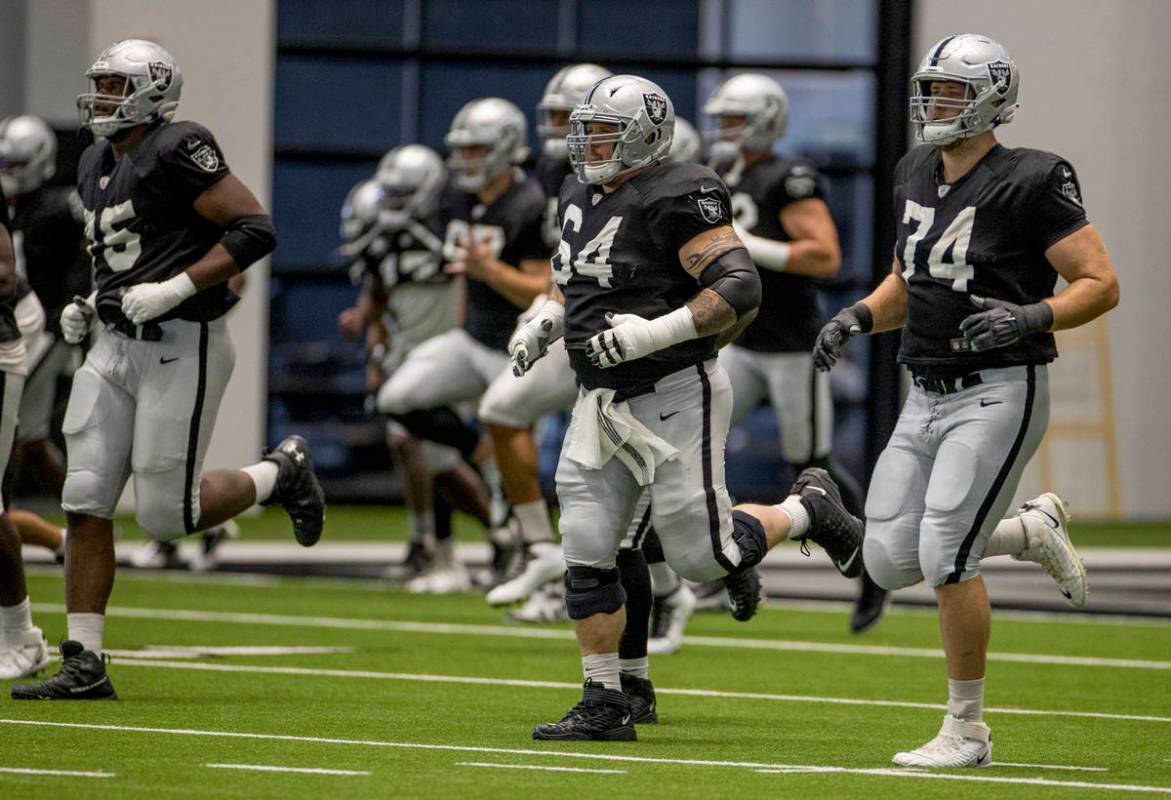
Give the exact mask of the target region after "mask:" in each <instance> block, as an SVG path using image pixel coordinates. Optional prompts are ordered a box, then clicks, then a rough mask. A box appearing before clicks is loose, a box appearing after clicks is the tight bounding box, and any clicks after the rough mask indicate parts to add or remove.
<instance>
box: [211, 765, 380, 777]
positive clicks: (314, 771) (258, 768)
mask: <svg viewBox="0 0 1171 800" xmlns="http://www.w3.org/2000/svg"><path fill="white" fill-rule="evenodd" d="M203 766H205V767H209V768H211V769H243V770H249V771H252V772H298V773H301V774H304V775H369V774H370V773H369V772H362V771H360V770H353V769H320V768H318V767H274V766H269V765H266V764H204V765H203Z"/></svg>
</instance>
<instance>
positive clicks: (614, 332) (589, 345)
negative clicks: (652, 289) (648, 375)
mask: <svg viewBox="0 0 1171 800" xmlns="http://www.w3.org/2000/svg"><path fill="white" fill-rule="evenodd" d="M606 322H607V323H608V324H609V325H610V329H609V330H606V331H602V332H601V333H599V334H597V335H596V336H594V337H592V338H591V339H590V340H589V341H588V342H586V355H587V356H589V359H590V363H591V364H593V365H594V366H595V367H601V368H602V369H605V368H607V367H613V366H615V365H616V364H622V363H624V362H626V361H634V360H636V359H639V358H642V357H643V356H645V355H649V354H650V353H654V352H655V351H657V350H662V349H663V348H665V347H670V346H671V345H674V344H678V343H679V342H684V341H687V340H688V339H694V338H695V337H696V336H697V335H698V333H697V332H696V330H695V318H694V317H693V316H692V315H691V309H689V308H687V307H686V306H684V307H683V308H677V309H675V310H674V311H672V312H671V313H670V314H664V315H663V316H661V317H656V318H655V319H649V320H648V319H643V318H642V317H640V316H638V315H636V314H607V315H606Z"/></svg>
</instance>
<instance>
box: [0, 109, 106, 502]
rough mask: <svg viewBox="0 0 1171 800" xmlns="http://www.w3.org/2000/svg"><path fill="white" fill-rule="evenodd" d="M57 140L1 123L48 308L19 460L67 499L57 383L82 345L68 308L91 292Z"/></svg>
mask: <svg viewBox="0 0 1171 800" xmlns="http://www.w3.org/2000/svg"><path fill="white" fill-rule="evenodd" d="M56 159H57V136H56V134H54V133H53V130H52V129H51V128H50V127H49V126H48V125H46V124H45V122H44V121H43V120H41V119H40V118H38V117H33V116H28V115H23V116H17V117H9V118H7V119H5V120H3V121H2V122H0V183H2V184H3V186H4V194H5V195H6V196H7V198H8V203H9V211H10V216H11V226H12V231H13V238H14V243H15V247H16V254H17V260H18V262H19V263H18V270H19V272H20V274H21V275H22V277H25V278H27V280H28V282H29V284H30V286H31V287H32V290H33V291H34V292H35V293H36V297H37V299H38V300H39V301H40V304H41V307H42V308H43V320H44V325H43V330H42V331H41V332H39V333H38V334H37V335H36V336H35V337H34V338H33V340H32V342H31V343H30V344H31V345H32V346H31V348H29V353H28V357H29V362H30V364H29V375H28V379H27V380H26V382H25V387H24V394H23V395H22V399H21V408H20V425H19V428H18V430H17V434H16V440H17V445H16V449H15V450H14V452H13V462H14V465H15V466H16V468H25V469H29V468H31V469H32V470H33V471H34V472H35V473H37V474H38V475H39V477H40V478H41V479H42V480H43V481H44V483H45V484H46V485H48V486H49V487H50V488H51V489H52V491H53V493H54V494H56V495H60V493H61V487H62V485H63V484H64V481H65V467H64V461H65V460H64V457H63V456H62V454H61V452H60V450H58V449H57V447H56V445H54V444H53V442H52V440H51V439H50V438H49V422H50V419H51V417H52V413H53V407H54V405H55V396H56V391H57V378H58V376H59V375H60V373H61V371H62V369H63V368H64V367H65V365H66V363H67V362H68V361H69V359H70V358H71V357H72V356H73V353H74V351H75V349H76V348H75V346H74V345H70V344H68V343H66V342H65V341H64V340H63V339H62V338H61V324H60V321H59V320H60V316H61V310H62V309H63V308H64V307H65V305H66V303H68V302H69V301H70V300H71V299H72V298H73V297H74V296H77V295H81V296H83V297H84V296H85V295H87V294H89V291H90V283H91V279H90V268H89V263H88V259H87V258H85V257H84V249H83V245H84V237H83V219H82V210H81V203H80V202H79V200H78V197H77V193H76V192H75V191H74V190H72V189H66V188H57V187H48V186H46V185H45V183H46V182H47V181H48V180H49V179H50V178H51V177H53V174H54V172H55V171H56V166H57V161H56Z"/></svg>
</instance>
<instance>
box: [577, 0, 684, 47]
mask: <svg viewBox="0 0 1171 800" xmlns="http://www.w3.org/2000/svg"><path fill="white" fill-rule="evenodd" d="M578 8H579V11H578V29H577V36H578V39H577V45H578V47H579V48H581V49H582V50H583V51H584V52H588V53H615V54H621V55H624V56H629V55H641V54H648V55H661V56H690V55H695V54H696V53H697V52H698V49H699V2H698V0H640V2H637V3H632V2H630V1H629V0H589V2H586V3H581V4H580V5H579V6H578Z"/></svg>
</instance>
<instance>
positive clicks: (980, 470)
mask: <svg viewBox="0 0 1171 800" xmlns="http://www.w3.org/2000/svg"><path fill="white" fill-rule="evenodd" d="M980 377H981V379H982V381H983V382H982V383H980V384H979V385H976V386H972V387H970V388H967V389H962V390H960V391H958V392H954V393H952V394H939V393H936V392H933V391H928V390H925V389H923V388H921V387H919V386H917V385H916V386H914V387H913V388H912V389H911V393H910V395H909V396H908V397H907V402H906V404H905V405H904V406H903V411H902V414H901V415H900V416H899V421H898V424H897V425H896V427H895V431H894V433H893V434H892V435H891V438H890V442H889V443H888V444H887V446H886V449H885V450H883V452H882V455H881V456H880V457H879V459H878V463H877V464H876V465H875V467H874V475H873V477H872V478H871V481H870V491H869V492H868V493H867V497H866V542H865V547H864V549H863V556H864V558H865V560H866V571H867V572H868V573H869V574H870V577H871V578H873V579H874V581H875V582H876V583H877V584H878V585H879V586H882V587H883V588H885V589H899V588H902V587H903V586H910V585H911V584H914V583H918V582H919V581H921V580H926V581H927V583H928V584H929V585H931V586H940V585H942V584H947V583H958V582H959V581H965V580H968V579H970V578H974V577H976V576H977V575H979V574H980V556H981V554H982V553H983V551H984V545H985V543H986V542H987V541H988V537H989V536H991V535H992V531H993V530H995V528H996V524H997V523H998V522H999V521H1000V519H1001V517H1003V516H1004V513H1005V511H1006V510H1007V509H1008V505H1009V503H1010V502H1011V501H1012V497H1013V495H1014V494H1015V493H1016V489H1017V485H1018V484H1019V483H1020V478H1021V472H1023V471H1024V468H1025V465H1026V464H1028V462H1029V459H1030V458H1032V456H1033V453H1034V452H1036V450H1037V446H1038V445H1039V444H1040V443H1041V437H1042V436H1044V434H1045V427H1046V425H1047V424H1048V422H1049V373H1048V370H1047V369H1046V367H1045V366H1044V365H1041V366H1035V367H1034V366H1028V367H1024V366H1022V367H1007V368H1003V369H987V370H982V371H981V372H980Z"/></svg>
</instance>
